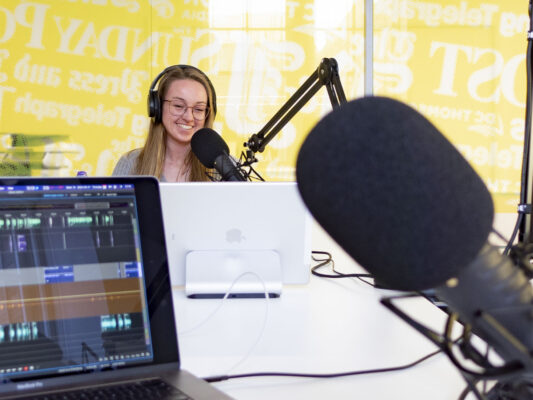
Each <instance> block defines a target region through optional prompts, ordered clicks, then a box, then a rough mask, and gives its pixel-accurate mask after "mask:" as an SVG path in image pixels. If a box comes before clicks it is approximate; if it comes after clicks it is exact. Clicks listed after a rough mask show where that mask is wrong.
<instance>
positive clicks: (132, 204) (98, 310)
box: [0, 177, 177, 383]
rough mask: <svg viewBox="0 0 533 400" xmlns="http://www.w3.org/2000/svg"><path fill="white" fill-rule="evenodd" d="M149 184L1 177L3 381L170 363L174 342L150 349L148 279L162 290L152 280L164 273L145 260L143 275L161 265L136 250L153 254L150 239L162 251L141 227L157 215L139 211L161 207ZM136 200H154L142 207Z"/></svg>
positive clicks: (152, 302)
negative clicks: (165, 348)
mask: <svg viewBox="0 0 533 400" xmlns="http://www.w3.org/2000/svg"><path fill="white" fill-rule="evenodd" d="M153 181H155V180H153V178H147V177H144V178H134V179H129V180H128V179H126V178H123V179H121V178H100V179H98V178H72V179H61V178H52V179H48V180H47V179H44V178H41V179H31V178H27V179H18V180H12V181H7V180H4V182H1V183H0V354H2V357H1V358H0V376H1V377H2V379H3V382H4V383H7V382H10V381H11V382H13V381H17V380H19V379H23V378H25V377H32V376H36V375H38V376H43V375H45V376H50V375H52V376H57V375H65V374H73V373H78V372H93V371H106V370H110V369H111V370H114V369H119V368H123V367H128V366H133V365H139V364H146V363H153V362H154V359H158V360H159V361H162V360H163V361H177V359H176V358H177V344H176V349H175V351H174V347H173V346H172V344H170V352H169V353H170V355H167V356H161V354H156V353H157V352H156V351H155V350H154V338H153V335H152V330H153V329H151V326H150V319H151V318H152V317H153V315H152V314H154V313H155V312H156V310H157V307H158V305H160V304H161V302H162V300H161V298H162V297H161V296H163V297H165V295H164V294H162V293H159V295H158V294H157V293H156V292H157V291H158V289H155V288H154V287H153V286H154V285H153V281H154V280H158V281H159V286H161V282H163V281H162V280H161V277H159V278H157V279H156V275H157V274H160V273H161V271H160V270H158V268H155V270H154V269H153V266H152V269H151V270H150V271H148V272H147V267H148V266H147V264H154V263H155V266H157V267H159V266H161V265H162V264H163V263H165V262H166V260H165V257H164V256H163V258H162V259H159V260H154V259H153V256H150V255H147V254H143V253H144V252H150V253H154V243H155V246H156V247H159V248H158V249H157V250H158V251H159V254H161V248H160V246H161V243H160V242H158V240H159V238H158V237H155V238H154V237H150V235H151V231H150V229H148V228H146V227H145V225H147V222H148V221H150V220H151V222H152V224H153V223H154V220H155V225H156V227H157V225H158V220H157V219H158V218H159V220H160V219H161V217H160V215H159V217H158V216H157V214H156V215H155V217H154V216H153V215H149V214H150V212H149V211H147V210H146V209H147V208H151V209H152V210H153V209H154V208H155V210H156V211H157V210H159V197H158V191H157V182H155V183H154V182H153ZM150 190H152V192H150ZM142 202H145V203H148V202H151V203H153V204H152V207H147V205H148V204H145V207H140V206H141V204H140V203H142ZM154 204H155V207H154ZM152 212H153V211H152ZM159 214H160V212H159ZM159 226H160V227H162V226H161V222H160V221H159ZM160 235H162V234H160ZM154 239H155V240H154ZM162 243H163V244H162V246H163V253H165V251H164V240H163V241H162ZM147 257H152V258H147ZM164 267H166V265H164ZM165 271H166V268H163V273H164V272H165ZM147 273H148V275H150V276H149V277H148V278H149V279H148V280H147V277H146V276H145V275H146V274H147ZM167 280H168V277H167ZM150 281H152V284H151V285H150ZM148 286H151V287H150V288H149V287H148ZM163 286H164V285H163ZM167 295H168V293H167ZM158 298H159V300H158ZM169 315H170V316H171V317H172V314H169ZM169 315H167V317H168V316H169ZM152 328H153V327H152ZM169 335H170V338H172V332H170V333H169ZM166 345H168V342H167V343H166ZM165 358H167V360H164V359H165Z"/></svg>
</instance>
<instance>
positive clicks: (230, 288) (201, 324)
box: [178, 271, 269, 374]
mask: <svg viewBox="0 0 533 400" xmlns="http://www.w3.org/2000/svg"><path fill="white" fill-rule="evenodd" d="M246 275H252V276H255V277H256V278H257V279H258V280H259V282H261V285H262V286H263V293H264V295H265V317H264V319H263V324H262V327H261V331H260V332H259V335H258V336H257V339H256V340H255V342H254V343H253V344H252V346H251V347H250V348H249V349H248V351H247V352H246V354H245V355H244V356H243V357H242V358H241V359H240V360H239V361H238V362H237V363H235V364H234V365H233V366H232V367H231V368H229V369H228V370H227V371H226V374H228V373H229V372H230V371H232V370H234V369H235V368H236V367H237V366H239V365H240V364H242V363H243V362H244V361H246V360H247V359H248V357H250V354H252V352H253V350H254V349H255V347H256V346H257V345H258V343H259V341H260V340H261V338H262V337H263V334H264V332H265V329H266V325H267V321H268V314H269V296H268V291H267V288H266V284H265V282H264V281H263V279H262V278H261V277H260V276H259V275H258V274H256V273H255V272H251V271H247V272H243V273H242V274H240V275H239V276H238V277H237V278H235V279H234V280H233V282H232V283H231V285H230V287H229V289H228V290H227V292H226V294H225V295H224V297H223V298H222V300H221V301H220V303H219V304H218V305H217V306H216V307H215V309H214V310H213V311H212V312H211V313H210V314H209V315H208V316H207V317H206V318H205V319H204V320H203V321H201V322H200V323H198V324H196V325H195V326H193V327H192V328H189V329H187V330H184V331H178V337H180V336H182V335H187V334H190V333H191V332H193V331H195V330H197V329H198V328H200V327H202V326H203V325H205V324H206V323H207V322H208V321H209V320H211V318H213V316H214V315H215V314H216V313H217V312H218V310H220V308H221V307H222V305H223V304H224V302H225V301H226V299H227V298H228V297H229V295H230V294H231V290H232V289H233V286H235V284H236V283H237V282H238V281H239V280H241V279H242V278H243V277H244V276H246Z"/></svg>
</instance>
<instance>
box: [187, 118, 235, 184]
mask: <svg viewBox="0 0 533 400" xmlns="http://www.w3.org/2000/svg"><path fill="white" fill-rule="evenodd" d="M191 149H192V152H193V153H194V155H196V157H197V158H198V159H199V160H200V162H201V163H202V164H203V165H204V166H205V167H206V168H214V169H215V170H216V171H217V172H218V173H219V174H220V175H221V176H222V180H223V181H235V182H237V181H246V178H245V177H244V175H243V174H242V172H241V171H240V170H239V168H238V166H237V164H236V162H235V161H234V160H233V159H232V158H231V157H230V156H229V147H228V145H227V144H226V142H225V141H224V139H222V136H220V135H219V134H218V133H217V132H215V131H214V130H213V129H209V128H202V129H199V130H198V131H196V132H195V133H194V135H193V136H192V139H191Z"/></svg>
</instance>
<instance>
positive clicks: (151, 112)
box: [148, 64, 217, 123]
mask: <svg viewBox="0 0 533 400" xmlns="http://www.w3.org/2000/svg"><path fill="white" fill-rule="evenodd" d="M176 68H191V69H194V70H195V71H198V72H199V73H200V74H202V76H203V77H204V78H205V80H206V81H207V83H208V84H209V88H210V89H211V93H212V94H213V115H216V114H217V95H216V93H215V88H214V86H213V84H212V83H211V81H210V80H209V78H208V77H207V75H206V74H205V73H203V72H202V71H201V70H199V69H198V68H196V67H193V66H192V65H186V64H178V65H171V66H170V67H167V68H165V69H164V70H163V71H162V72H160V73H159V75H157V76H156V77H155V79H154V80H153V82H152V84H151V85H150V90H149V92H148V116H149V117H150V118H154V122H155V123H159V122H161V121H162V119H163V108H162V107H161V101H160V99H159V94H158V92H157V89H156V88H155V86H156V85H157V82H159V80H160V79H161V77H162V76H164V75H165V74H166V73H167V72H169V71H172V70H174V69H176Z"/></svg>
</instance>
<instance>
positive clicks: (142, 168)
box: [113, 65, 216, 182]
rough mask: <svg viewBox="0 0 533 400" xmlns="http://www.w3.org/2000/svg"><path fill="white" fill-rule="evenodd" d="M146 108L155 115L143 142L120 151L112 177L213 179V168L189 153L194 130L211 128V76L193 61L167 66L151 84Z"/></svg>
mask: <svg viewBox="0 0 533 400" xmlns="http://www.w3.org/2000/svg"><path fill="white" fill-rule="evenodd" d="M159 80H160V82H159V87H158V88H157V89H154V88H155V86H156V84H157V82H158V81H159ZM148 107H149V110H148V113H149V116H150V117H152V119H151V120H150V128H149V131H148V137H147V138H146V142H145V144H144V146H143V147H142V148H140V149H135V150H132V151H130V152H128V153H126V154H124V155H122V157H121V158H120V159H119V161H118V163H117V165H116V166H115V168H114V170H113V175H114V176H117V175H153V176H155V177H157V178H158V179H159V180H160V181H162V182H187V181H207V180H209V177H208V174H209V173H212V172H211V170H209V169H207V168H205V167H204V166H203V165H202V164H201V163H200V161H199V160H198V159H197V158H196V156H195V155H194V153H193V152H192V151H191V138H192V136H193V134H194V133H195V132H196V131H197V130H199V129H201V128H211V127H212V126H213V120H214V119H215V114H216V94H215V90H214V88H213V86H212V84H211V82H210V80H209V78H208V77H207V76H206V75H205V74H204V73H203V72H202V71H200V70H199V69H197V68H195V67H192V66H189V65H176V66H172V67H169V68H167V69H165V70H164V71H163V72H161V73H160V74H159V75H158V76H157V77H156V78H155V79H154V81H153V82H152V85H151V87H150V93H149V97H148Z"/></svg>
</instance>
